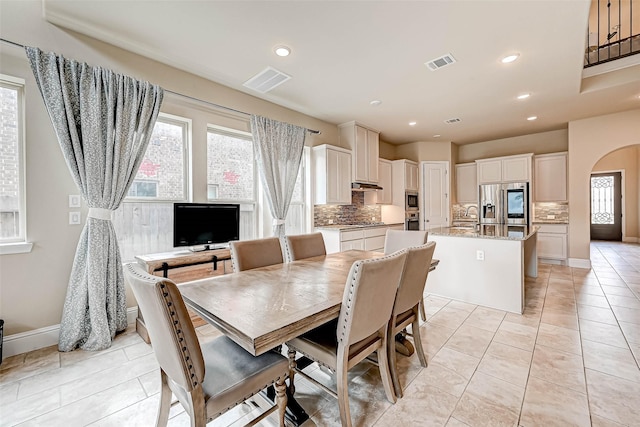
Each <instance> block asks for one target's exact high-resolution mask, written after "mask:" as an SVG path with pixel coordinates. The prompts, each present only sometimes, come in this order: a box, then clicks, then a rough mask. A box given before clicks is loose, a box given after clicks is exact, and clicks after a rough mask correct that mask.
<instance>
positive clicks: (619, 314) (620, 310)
mask: <svg viewBox="0 0 640 427" xmlns="http://www.w3.org/2000/svg"><path fill="white" fill-rule="evenodd" d="M611 309H612V310H613V313H614V314H615V316H616V319H618V321H620V322H627V323H634V324H636V325H640V309H636V308H628V307H620V306H611Z"/></svg>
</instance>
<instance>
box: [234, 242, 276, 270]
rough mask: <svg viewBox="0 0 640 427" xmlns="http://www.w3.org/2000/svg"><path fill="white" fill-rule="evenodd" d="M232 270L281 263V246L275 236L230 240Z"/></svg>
mask: <svg viewBox="0 0 640 427" xmlns="http://www.w3.org/2000/svg"><path fill="white" fill-rule="evenodd" d="M230 247H231V263H232V264H233V271H234V272H238V271H244V270H251V269H254V268H259V267H266V266H267V265H274V264H282V263H283V262H284V258H283V257H282V246H280V239H279V238H277V237H267V238H265V239H255V240H234V241H232V242H230Z"/></svg>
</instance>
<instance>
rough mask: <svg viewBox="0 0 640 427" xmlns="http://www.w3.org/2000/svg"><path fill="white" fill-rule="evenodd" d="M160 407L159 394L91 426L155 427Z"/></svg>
mask: <svg viewBox="0 0 640 427" xmlns="http://www.w3.org/2000/svg"><path fill="white" fill-rule="evenodd" d="M159 405H160V395H159V394H158V395H155V396H151V397H148V398H146V399H143V400H141V401H139V402H136V403H134V404H133V405H131V406H128V407H126V408H124V409H122V410H121V411H117V412H115V413H113V414H111V415H109V416H106V417H104V418H101V419H99V420H98V421H96V422H95V423H93V424H90V425H91V426H94V427H113V426H145V425H149V426H150V425H154V424H155V420H156V415H157V413H158V406H159ZM170 425H171V423H170Z"/></svg>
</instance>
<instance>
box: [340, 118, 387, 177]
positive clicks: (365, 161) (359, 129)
mask: <svg viewBox="0 0 640 427" xmlns="http://www.w3.org/2000/svg"><path fill="white" fill-rule="evenodd" d="M339 128H340V141H341V142H343V143H344V144H345V145H347V146H348V147H349V148H351V153H352V160H351V162H352V165H353V167H352V181H353V182H365V183H371V184H377V183H378V156H379V152H380V144H379V142H380V133H379V132H378V131H376V130H373V129H369V128H367V127H365V126H362V125H360V124H358V123H356V122H349V123H343V124H341V125H340V126H339Z"/></svg>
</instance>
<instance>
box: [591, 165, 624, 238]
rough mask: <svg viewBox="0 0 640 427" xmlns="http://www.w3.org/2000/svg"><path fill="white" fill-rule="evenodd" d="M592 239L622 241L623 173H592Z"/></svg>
mask: <svg viewBox="0 0 640 427" xmlns="http://www.w3.org/2000/svg"><path fill="white" fill-rule="evenodd" d="M591 239H592V240H615V241H622V174H621V173H620V172H607V173H594V174H591Z"/></svg>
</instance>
